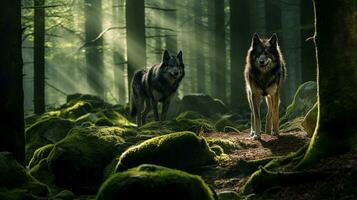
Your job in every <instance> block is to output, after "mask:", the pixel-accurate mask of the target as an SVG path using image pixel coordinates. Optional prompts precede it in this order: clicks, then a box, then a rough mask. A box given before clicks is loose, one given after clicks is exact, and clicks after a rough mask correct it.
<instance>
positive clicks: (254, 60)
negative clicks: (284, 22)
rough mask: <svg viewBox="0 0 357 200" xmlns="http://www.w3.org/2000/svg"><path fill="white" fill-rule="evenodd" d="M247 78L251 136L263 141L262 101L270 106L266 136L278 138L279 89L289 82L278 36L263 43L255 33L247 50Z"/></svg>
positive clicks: (245, 76) (263, 40)
mask: <svg viewBox="0 0 357 200" xmlns="http://www.w3.org/2000/svg"><path fill="white" fill-rule="evenodd" d="M244 78H245V84H246V91H247V96H248V102H249V106H250V109H251V132H250V134H251V136H252V137H253V138H254V139H260V133H261V127H260V126H261V122H260V103H261V100H262V98H263V97H265V101H266V103H267V106H268V112H267V115H266V127H265V132H266V133H267V134H270V133H271V131H273V132H272V135H278V134H279V101H280V98H279V89H280V87H281V85H282V83H283V82H284V81H285V78H286V68H285V62H284V59H283V56H282V54H281V51H280V48H279V45H278V38H277V36H276V34H273V36H272V37H271V38H270V39H260V38H259V36H258V34H257V33H255V34H254V36H253V39H252V44H251V47H250V49H249V50H248V55H247V59H246V66H245V70H244Z"/></svg>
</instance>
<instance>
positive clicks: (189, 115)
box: [176, 111, 204, 120]
mask: <svg viewBox="0 0 357 200" xmlns="http://www.w3.org/2000/svg"><path fill="white" fill-rule="evenodd" d="M202 118H204V116H203V115H201V114H200V113H198V112H194V111H186V112H183V113H181V114H179V115H178V116H177V117H176V120H181V119H202Z"/></svg>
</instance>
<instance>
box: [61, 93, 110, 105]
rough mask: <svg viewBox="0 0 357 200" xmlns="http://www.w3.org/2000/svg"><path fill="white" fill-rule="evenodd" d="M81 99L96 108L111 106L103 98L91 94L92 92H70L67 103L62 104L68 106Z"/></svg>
mask: <svg viewBox="0 0 357 200" xmlns="http://www.w3.org/2000/svg"><path fill="white" fill-rule="evenodd" d="M80 101H84V102H88V103H90V104H91V105H92V107H93V108H94V109H96V108H108V107H111V105H110V104H108V103H106V102H105V101H104V100H103V99H101V98H100V97H98V96H95V95H91V94H79V93H76V94H70V95H68V96H67V104H65V105H64V106H62V108H63V107H68V106H70V105H73V103H76V102H80Z"/></svg>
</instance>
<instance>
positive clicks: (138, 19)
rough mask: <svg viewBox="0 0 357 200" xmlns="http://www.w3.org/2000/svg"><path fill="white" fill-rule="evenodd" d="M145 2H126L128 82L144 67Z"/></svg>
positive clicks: (141, 0) (130, 0)
mask: <svg viewBox="0 0 357 200" xmlns="http://www.w3.org/2000/svg"><path fill="white" fill-rule="evenodd" d="M144 4H145V1H144V0H129V1H126V11H125V15H126V38H127V41H126V45H127V61H128V81H129V83H130V81H131V79H132V77H133V75H134V72H135V71H136V70H137V69H140V68H143V67H144V66H146V38H145V8H144Z"/></svg>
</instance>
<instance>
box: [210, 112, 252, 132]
mask: <svg viewBox="0 0 357 200" xmlns="http://www.w3.org/2000/svg"><path fill="white" fill-rule="evenodd" d="M214 127H215V129H216V130H217V131H221V132H231V131H242V130H245V129H247V128H249V125H248V122H247V121H246V119H244V118H243V117H241V116H239V115H223V116H221V117H220V119H218V120H217V122H216V123H215V125H214Z"/></svg>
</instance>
